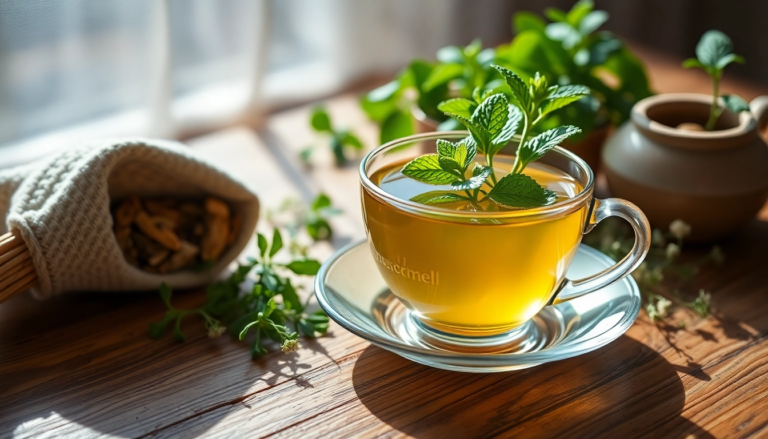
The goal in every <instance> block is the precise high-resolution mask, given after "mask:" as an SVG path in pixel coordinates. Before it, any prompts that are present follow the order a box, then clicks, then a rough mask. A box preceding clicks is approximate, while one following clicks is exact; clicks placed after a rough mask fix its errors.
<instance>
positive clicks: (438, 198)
mask: <svg viewBox="0 0 768 439" xmlns="http://www.w3.org/2000/svg"><path fill="white" fill-rule="evenodd" d="M466 199H467V197H464V196H461V195H459V194H455V193H453V192H448V191H431V192H426V193H423V194H419V195H416V196H415V197H413V198H411V201H415V202H416V203H421V204H442V203H453V202H455V201H461V200H466Z"/></svg>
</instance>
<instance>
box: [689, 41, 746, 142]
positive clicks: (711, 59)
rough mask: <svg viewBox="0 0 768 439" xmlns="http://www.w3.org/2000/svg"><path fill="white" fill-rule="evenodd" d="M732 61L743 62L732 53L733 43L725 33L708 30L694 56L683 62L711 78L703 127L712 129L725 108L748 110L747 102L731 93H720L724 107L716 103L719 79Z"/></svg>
mask: <svg viewBox="0 0 768 439" xmlns="http://www.w3.org/2000/svg"><path fill="white" fill-rule="evenodd" d="M733 62H737V63H739V64H743V63H744V58H743V57H741V56H739V55H736V54H735V53H733V44H732V43H731V39H730V38H728V36H727V35H725V34H724V33H722V32H720V31H718V30H710V31H707V32H705V33H704V35H702V36H701V40H699V44H697V45H696V58H688V59H687V60H685V61H684V62H683V67H685V68H687V69H688V68H694V67H695V68H700V69H703V70H704V71H705V72H707V74H708V75H709V77H710V79H711V80H712V105H711V106H710V108H709V118H708V119H707V123H706V125H704V129H705V130H707V131H712V130H714V129H715V124H716V123H717V119H718V118H719V117H720V115H721V114H723V111H724V110H725V109H726V108H727V109H729V110H731V111H733V112H734V113H739V112H742V111H749V104H747V102H746V101H745V100H744V99H742V98H740V97H738V96H736V95H732V94H730V95H729V94H725V95H722V99H723V104H724V107H720V105H719V104H718V101H719V99H720V98H721V96H720V79H721V78H722V77H723V70H724V69H725V67H726V66H727V65H728V64H730V63H733Z"/></svg>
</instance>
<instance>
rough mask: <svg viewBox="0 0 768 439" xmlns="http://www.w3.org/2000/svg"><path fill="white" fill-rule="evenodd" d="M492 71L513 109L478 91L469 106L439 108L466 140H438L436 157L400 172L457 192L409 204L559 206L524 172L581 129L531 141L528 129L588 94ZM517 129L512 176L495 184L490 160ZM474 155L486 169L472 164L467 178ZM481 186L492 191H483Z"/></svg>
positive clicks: (501, 98) (457, 103)
mask: <svg viewBox="0 0 768 439" xmlns="http://www.w3.org/2000/svg"><path fill="white" fill-rule="evenodd" d="M492 67H493V68H495V69H496V70H498V72H499V73H500V74H501V75H502V76H503V77H504V79H505V80H506V82H507V85H509V88H510V89H511V90H512V96H513V98H514V101H515V102H514V103H511V102H510V101H509V99H508V98H507V97H506V96H505V95H504V94H502V93H490V92H483V91H481V89H480V88H477V89H475V91H474V92H473V93H472V96H473V100H469V99H464V98H455V99H449V100H447V101H444V102H442V103H440V105H439V106H438V108H439V109H440V110H441V111H443V112H445V114H446V115H447V116H450V117H453V118H455V119H456V120H458V121H459V122H461V123H462V124H463V125H464V126H465V127H466V128H467V130H468V131H469V133H470V135H469V136H468V137H467V138H465V139H463V140H461V141H460V142H457V143H453V142H449V141H447V140H442V139H440V140H438V141H437V154H427V155H423V156H421V157H417V158H415V159H413V160H412V161H410V162H409V163H408V164H406V165H405V166H404V167H403V169H402V171H401V172H402V173H403V175H405V176H407V177H410V178H413V179H415V180H418V181H421V182H423V183H428V184H434V185H451V188H452V189H453V190H455V191H457V192H451V191H431V192H427V193H425V194H420V195H417V196H415V197H413V198H411V201H415V202H417V203H422V204H441V203H450V202H456V201H469V202H471V203H472V204H473V205H475V206H476V207H480V206H479V204H480V203H483V202H485V201H492V202H494V203H496V204H500V205H504V206H508V207H519V208H532V207H539V206H546V205H549V204H552V203H554V202H555V201H557V196H556V195H555V193H554V192H552V191H550V190H547V189H545V188H543V187H541V186H539V184H538V183H536V181H535V180H534V179H532V178H530V177H528V176H525V175H523V174H522V172H523V170H524V169H525V168H526V167H527V166H528V165H529V164H531V163H532V162H534V161H536V160H538V159H540V158H542V157H543V156H544V155H545V154H546V153H547V152H549V151H551V150H552V148H554V147H555V146H557V145H559V144H560V143H562V142H563V141H564V140H565V139H567V138H569V137H571V136H573V135H574V134H577V133H579V132H581V129H579V128H577V127H575V126H572V125H565V126H560V127H557V128H553V129H550V130H547V131H545V132H543V133H541V134H539V135H537V136H535V137H533V138H530V139H529V136H530V133H531V128H533V127H534V126H535V125H536V124H538V123H539V122H541V121H542V120H543V119H544V118H545V117H546V116H547V115H548V114H550V113H551V112H553V111H555V110H557V109H560V108H562V107H565V106H567V105H569V104H571V103H573V102H576V101H577V100H579V99H581V98H582V97H584V96H587V95H589V93H590V90H589V88H588V87H585V86H582V85H565V86H557V85H553V86H550V85H549V84H548V83H547V79H546V78H545V77H543V76H541V75H539V74H538V73H537V74H536V75H535V76H534V77H533V78H531V79H530V80H529V82H528V83H526V82H525V81H523V80H522V78H520V77H519V76H518V75H516V74H515V73H514V72H513V71H511V70H509V69H506V68H504V67H500V66H496V65H492ZM521 125H522V132H521V135H520V137H521V139H520V143H519V145H518V148H517V154H516V156H515V163H514V165H513V166H512V172H511V173H510V174H508V175H506V176H504V177H503V178H501V179H497V178H496V173H495V168H494V165H493V159H494V156H495V155H496V154H497V153H498V152H499V151H501V149H502V148H503V147H504V146H506V145H507V144H508V143H509V141H510V140H512V137H513V136H514V135H515V134H516V133H517V131H518V129H519V128H520V126H521ZM478 153H480V154H482V155H483V156H484V157H485V161H486V163H487V165H488V166H484V165H483V164H480V163H475V166H474V168H472V173H471V176H470V177H467V173H468V170H469V169H470V166H471V164H472V163H473V162H474V160H475V158H476V155H477V154H478ZM484 185H487V186H488V187H489V188H490V189H489V190H487V189H483V186H484ZM459 191H462V192H463V193H461V192H459ZM481 194H482V198H481Z"/></svg>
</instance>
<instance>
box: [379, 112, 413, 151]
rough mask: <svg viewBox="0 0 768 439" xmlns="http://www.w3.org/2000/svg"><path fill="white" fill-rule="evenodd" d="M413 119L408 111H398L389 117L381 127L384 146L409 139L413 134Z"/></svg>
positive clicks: (381, 139) (381, 138)
mask: <svg viewBox="0 0 768 439" xmlns="http://www.w3.org/2000/svg"><path fill="white" fill-rule="evenodd" d="M413 132H414V129H413V119H412V117H411V113H410V112H408V111H403V110H397V111H395V112H393V113H392V114H390V115H389V117H387V119H386V120H385V121H384V123H383V124H382V125H381V136H380V141H381V143H382V144H384V143H388V142H391V141H393V140H397V139H400V138H402V137H408V136H410V135H411V134H413Z"/></svg>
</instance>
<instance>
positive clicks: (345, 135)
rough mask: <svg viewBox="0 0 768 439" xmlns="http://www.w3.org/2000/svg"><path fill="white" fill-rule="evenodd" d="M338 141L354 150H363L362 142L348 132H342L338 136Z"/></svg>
mask: <svg viewBox="0 0 768 439" xmlns="http://www.w3.org/2000/svg"><path fill="white" fill-rule="evenodd" d="M338 137H339V141H340V142H341V143H342V144H343V145H347V146H351V147H352V148H354V149H363V142H361V141H360V139H358V138H357V136H355V135H354V134H352V133H350V132H349V131H342V132H340V133H339V135H338Z"/></svg>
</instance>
